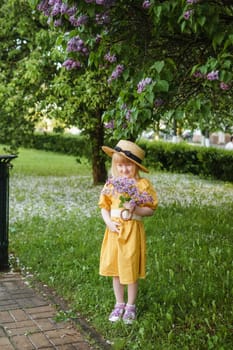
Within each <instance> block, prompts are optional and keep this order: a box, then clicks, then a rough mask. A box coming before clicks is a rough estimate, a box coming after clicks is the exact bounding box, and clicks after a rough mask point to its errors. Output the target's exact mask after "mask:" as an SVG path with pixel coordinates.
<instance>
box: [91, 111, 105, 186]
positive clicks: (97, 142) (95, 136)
mask: <svg viewBox="0 0 233 350" xmlns="http://www.w3.org/2000/svg"><path fill="white" fill-rule="evenodd" d="M99 114H100V113H99ZM97 118H98V119H99V123H96V124H97V125H96V128H95V130H93V131H92V132H91V134H90V138H91V147H92V175H93V185H99V184H102V183H104V182H105V181H106V178H107V170H106V167H105V158H104V153H103V151H102V149H101V146H103V144H104V127H103V124H102V122H101V114H100V115H98V117H97Z"/></svg>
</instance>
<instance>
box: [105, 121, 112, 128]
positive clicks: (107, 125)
mask: <svg viewBox="0 0 233 350" xmlns="http://www.w3.org/2000/svg"><path fill="white" fill-rule="evenodd" d="M104 126H105V128H106V129H114V120H110V122H108V123H105V124H104Z"/></svg>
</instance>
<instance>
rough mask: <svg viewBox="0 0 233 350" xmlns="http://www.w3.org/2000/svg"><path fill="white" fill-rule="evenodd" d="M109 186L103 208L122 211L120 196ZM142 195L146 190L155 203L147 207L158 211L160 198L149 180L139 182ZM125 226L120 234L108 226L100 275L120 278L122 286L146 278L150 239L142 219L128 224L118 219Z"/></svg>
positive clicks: (147, 204) (148, 204) (102, 249)
mask: <svg viewBox="0 0 233 350" xmlns="http://www.w3.org/2000/svg"><path fill="white" fill-rule="evenodd" d="M106 188H107V187H106V185H105V186H104V189H103V191H102V192H101V195H100V199H99V203H98V204H99V207H100V208H105V209H107V210H108V211H111V210H112V209H119V202H120V199H119V197H120V195H119V194H118V193H114V194H112V193H111V192H110V193H106V192H108V191H105V190H106ZM137 188H138V190H139V191H140V192H144V191H146V192H147V193H148V194H149V195H151V196H152V198H153V202H152V203H151V202H150V203H146V204H144V206H147V207H150V208H152V209H156V207H157V205H158V199H157V195H156V192H155V190H154V188H153V186H152V184H151V182H150V181H149V180H148V179H146V178H140V179H139V180H137ZM112 220H115V221H117V222H119V223H120V224H121V226H120V233H119V234H118V233H116V232H112V231H110V230H109V229H108V227H106V230H105V234H104V238H103V242H102V247H101V254H100V269H99V273H100V275H102V276H118V277H119V279H120V283H121V284H131V283H134V282H136V281H137V280H138V278H145V264H146V239H145V230H144V224H143V222H142V221H140V220H135V219H132V220H129V221H124V220H122V219H121V218H118V217H114V218H112Z"/></svg>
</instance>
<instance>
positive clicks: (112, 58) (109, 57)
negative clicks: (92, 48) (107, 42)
mask: <svg viewBox="0 0 233 350" xmlns="http://www.w3.org/2000/svg"><path fill="white" fill-rule="evenodd" d="M104 59H105V61H108V62H110V63H113V62H116V60H117V59H116V55H111V54H110V52H108V53H107V54H106V55H105V56H104Z"/></svg>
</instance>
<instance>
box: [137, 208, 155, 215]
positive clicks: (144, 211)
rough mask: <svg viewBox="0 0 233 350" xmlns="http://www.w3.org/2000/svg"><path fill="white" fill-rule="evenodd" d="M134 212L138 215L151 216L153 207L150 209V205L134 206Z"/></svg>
mask: <svg viewBox="0 0 233 350" xmlns="http://www.w3.org/2000/svg"><path fill="white" fill-rule="evenodd" d="M134 214H136V215H139V216H152V215H153V214H154V209H151V208H150V207H138V206H136V207H135V209H134Z"/></svg>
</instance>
